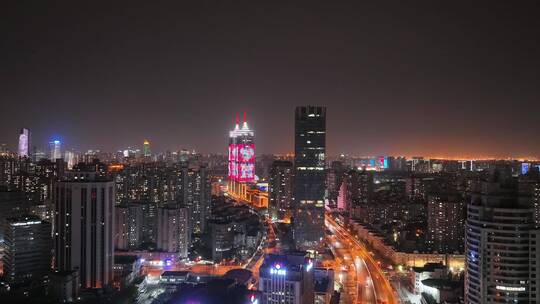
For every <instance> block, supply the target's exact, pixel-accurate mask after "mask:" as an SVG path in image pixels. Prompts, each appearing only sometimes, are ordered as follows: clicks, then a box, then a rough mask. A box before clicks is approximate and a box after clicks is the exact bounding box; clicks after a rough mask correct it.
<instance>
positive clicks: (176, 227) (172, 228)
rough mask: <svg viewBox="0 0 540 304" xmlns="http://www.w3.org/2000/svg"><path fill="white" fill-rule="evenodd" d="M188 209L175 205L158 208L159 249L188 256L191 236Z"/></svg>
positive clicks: (182, 256)
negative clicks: (189, 236) (189, 233)
mask: <svg viewBox="0 0 540 304" xmlns="http://www.w3.org/2000/svg"><path fill="white" fill-rule="evenodd" d="M187 219H188V214H187V209H186V208H183V207H177V206H174V205H170V206H165V207H161V208H158V217H157V249H158V250H160V251H164V252H177V253H178V257H180V258H187V254H188V247H189V238H188V225H187Z"/></svg>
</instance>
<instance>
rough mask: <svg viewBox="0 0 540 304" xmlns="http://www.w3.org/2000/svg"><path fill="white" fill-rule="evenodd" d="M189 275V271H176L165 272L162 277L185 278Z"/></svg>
mask: <svg viewBox="0 0 540 304" xmlns="http://www.w3.org/2000/svg"><path fill="white" fill-rule="evenodd" d="M188 275H189V271H174V270H168V271H164V272H163V273H162V274H161V276H162V277H170V276H175V277H185V276H188Z"/></svg>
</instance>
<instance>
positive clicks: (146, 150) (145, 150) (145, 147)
mask: <svg viewBox="0 0 540 304" xmlns="http://www.w3.org/2000/svg"><path fill="white" fill-rule="evenodd" d="M150 154H151V152H150V142H149V141H148V139H145V140H144V143H143V155H144V156H145V157H149V156H150Z"/></svg>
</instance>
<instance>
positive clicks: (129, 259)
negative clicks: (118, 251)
mask: <svg viewBox="0 0 540 304" xmlns="http://www.w3.org/2000/svg"><path fill="white" fill-rule="evenodd" d="M138 258H139V257H138V256H136V255H115V256H114V263H115V264H133V263H135V262H136V261H137V259H138Z"/></svg>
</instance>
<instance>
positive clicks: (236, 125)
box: [234, 112, 238, 130]
mask: <svg viewBox="0 0 540 304" xmlns="http://www.w3.org/2000/svg"><path fill="white" fill-rule="evenodd" d="M234 129H235V130H238V112H236V124H235V125H234Z"/></svg>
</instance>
